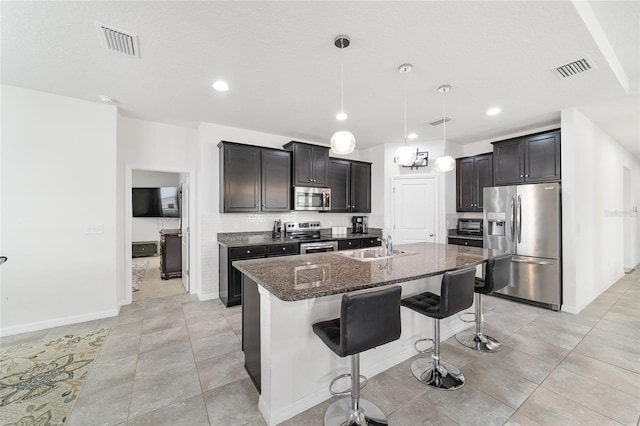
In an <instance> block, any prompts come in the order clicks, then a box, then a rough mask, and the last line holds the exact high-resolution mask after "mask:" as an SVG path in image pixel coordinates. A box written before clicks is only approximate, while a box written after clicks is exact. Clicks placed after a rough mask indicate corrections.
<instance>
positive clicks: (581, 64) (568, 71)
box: [556, 58, 591, 78]
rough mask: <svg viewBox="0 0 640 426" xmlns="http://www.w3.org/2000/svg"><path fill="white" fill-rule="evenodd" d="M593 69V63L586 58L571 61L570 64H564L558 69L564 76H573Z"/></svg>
mask: <svg viewBox="0 0 640 426" xmlns="http://www.w3.org/2000/svg"><path fill="white" fill-rule="evenodd" d="M590 69H591V65H590V64H589V62H587V60H586V59H584V58H583V59H578V60H577V61H573V62H570V63H568V64H564V65H562V66H560V67H558V68H556V71H558V73H560V75H561V76H562V77H564V78H567V77H572V76H574V75H576V74H580V73H583V72H586V71H589V70H590Z"/></svg>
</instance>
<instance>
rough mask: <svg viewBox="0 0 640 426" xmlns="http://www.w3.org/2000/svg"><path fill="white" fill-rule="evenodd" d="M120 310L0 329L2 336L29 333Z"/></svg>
mask: <svg viewBox="0 0 640 426" xmlns="http://www.w3.org/2000/svg"><path fill="white" fill-rule="evenodd" d="M118 312H119V309H118V308H115V309H109V310H106V311H101V312H92V313H90V314H84V315H74V316H70V317H64V318H56V319H51V320H46V321H38V322H31V323H28V324H21V325H15V326H12V327H4V328H2V329H0V336H2V337H6V336H13V335H14V334H20V333H29V332H31V331H39V330H45V329H47V328H53V327H61V326H64V325H71V324H78V323H81V322H86V321H93V320H97V319H103V318H110V317H114V316H117V315H118Z"/></svg>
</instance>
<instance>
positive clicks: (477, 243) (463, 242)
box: [449, 237, 483, 247]
mask: <svg viewBox="0 0 640 426" xmlns="http://www.w3.org/2000/svg"><path fill="white" fill-rule="evenodd" d="M449 244H455V245H457V246H470V247H482V246H483V245H482V240H470V239H468V238H456V237H449Z"/></svg>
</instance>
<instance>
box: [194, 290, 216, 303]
mask: <svg viewBox="0 0 640 426" xmlns="http://www.w3.org/2000/svg"><path fill="white" fill-rule="evenodd" d="M219 298H220V292H219V291H216V292H214V293H202V294H198V300H199V301H201V302H204V301H205V300H213V299H219Z"/></svg>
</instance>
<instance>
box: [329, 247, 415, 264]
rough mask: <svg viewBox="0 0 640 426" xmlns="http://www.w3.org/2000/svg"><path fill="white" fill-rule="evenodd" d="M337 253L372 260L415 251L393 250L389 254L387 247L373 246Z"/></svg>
mask: <svg viewBox="0 0 640 426" xmlns="http://www.w3.org/2000/svg"><path fill="white" fill-rule="evenodd" d="M335 254H339V255H340V256H344V257H349V258H351V259H355V260H360V261H362V262H370V261H372V260H378V259H389V258H393V257H399V256H406V255H409V254H414V252H412V251H405V250H393V252H392V253H390V254H387V249H386V248H385V247H371V248H363V249H358V250H342V251H337V252H335Z"/></svg>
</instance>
